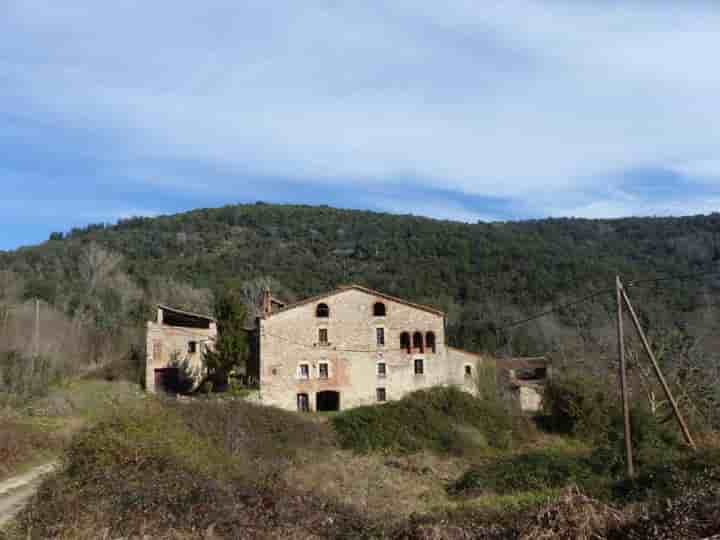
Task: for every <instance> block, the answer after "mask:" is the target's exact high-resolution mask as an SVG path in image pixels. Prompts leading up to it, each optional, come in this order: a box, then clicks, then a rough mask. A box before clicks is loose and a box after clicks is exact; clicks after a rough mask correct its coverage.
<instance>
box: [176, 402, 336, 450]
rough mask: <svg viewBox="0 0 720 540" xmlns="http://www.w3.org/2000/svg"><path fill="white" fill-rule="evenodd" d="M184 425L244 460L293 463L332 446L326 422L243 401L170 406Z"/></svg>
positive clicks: (332, 440) (330, 434)
mask: <svg viewBox="0 0 720 540" xmlns="http://www.w3.org/2000/svg"><path fill="white" fill-rule="evenodd" d="M167 407H168V408H169V409H172V410H174V411H175V412H176V413H177V414H178V416H179V417H180V418H181V419H182V420H183V422H184V423H185V425H186V426H187V427H188V428H189V429H190V430H191V431H193V432H194V433H196V434H198V435H200V436H201V437H203V438H204V439H207V440H210V441H213V442H214V443H215V444H217V445H218V446H220V447H222V448H224V449H225V451H227V452H228V453H230V454H232V455H234V456H239V457H242V458H243V459H244V460H247V461H253V462H258V461H259V460H266V461H269V462H272V463H274V464H277V462H278V460H281V461H282V460H285V461H289V460H292V458H294V457H295V456H296V454H297V453H298V451H300V450H303V449H305V450H312V451H314V452H318V451H321V450H322V449H329V448H332V447H334V442H335V441H334V437H333V433H332V430H331V429H330V426H328V424H327V423H320V422H317V421H313V420H312V419H311V417H308V416H303V415H298V414H297V413H294V412H288V411H284V410H282V409H278V408H275V407H267V406H262V405H256V404H254V403H248V402H245V401H224V400H223V401H193V402H192V403H190V404H185V403H169V404H168V405H167Z"/></svg>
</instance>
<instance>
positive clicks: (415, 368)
mask: <svg viewBox="0 0 720 540" xmlns="http://www.w3.org/2000/svg"><path fill="white" fill-rule="evenodd" d="M418 362H419V363H418ZM418 366H420V370H418ZM413 371H414V373H415V375H425V359H424V358H415V360H414V361H413Z"/></svg>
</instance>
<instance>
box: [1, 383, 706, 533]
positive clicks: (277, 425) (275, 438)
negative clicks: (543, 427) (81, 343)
mask: <svg viewBox="0 0 720 540" xmlns="http://www.w3.org/2000/svg"><path fill="white" fill-rule="evenodd" d="M98 388H99V387H98ZM88 399H89V398H88ZM91 401H92V400H89V402H91ZM111 403H112V406H106V407H105V412H104V414H103V415H102V416H101V417H100V418H97V419H96V420H94V421H93V422H88V423H87V424H86V427H85V428H83V429H82V430H81V431H80V432H79V433H78V434H77V435H76V436H75V437H74V439H73V441H72V443H71V444H70V445H69V447H68V449H67V451H66V452H65V454H64V456H65V457H64V462H63V463H64V467H63V468H62V470H61V471H60V472H59V473H58V474H56V475H55V476H54V477H52V478H50V479H48V480H47V481H46V482H45V484H44V485H43V486H42V489H41V490H40V492H39V494H38V497H37V499H36V501H35V503H34V504H33V505H32V507H31V508H29V509H28V510H27V511H26V512H25V513H24V514H23V515H22V516H21V518H20V521H19V525H18V529H17V531H16V532H15V533H13V534H16V535H17V538H26V537H27V535H28V532H29V533H30V535H31V537H38V538H44V537H53V538H60V539H69V538H80V539H83V538H96V537H102V536H103V535H105V536H108V537H111V538H114V537H121V536H122V537H133V536H135V537H143V535H146V536H150V537H153V538H177V539H182V538H197V537H204V538H258V539H260V538H263V539H264V538H351V539H352V538H367V539H370V538H389V539H398V540H400V539H404V540H408V539H410V540H412V539H418V540H419V539H426V538H498V539H506V538H507V539H510V538H513V539H515V538H518V539H529V538H582V537H587V538H590V537H604V538H617V539H624V538H643V537H647V535H646V536H637V534H639V533H638V531H641V532H642V531H644V532H647V531H646V530H645V529H644V528H643V527H646V526H647V523H648V520H652V522H654V523H659V524H660V525H659V527H660V529H658V530H659V531H661V530H667V531H671V532H672V531H673V530H674V529H677V528H678V527H679V526H678V525H677V523H676V522H675V521H676V520H681V519H685V518H683V516H688V519H689V521H688V520H686V521H685V522H683V523H684V524H683V525H682V526H683V527H685V529H683V530H687V531H691V532H688V535H686V536H681V537H686V538H695V537H697V538H702V536H692V534H696V533H697V534H700V533H703V534H705V533H706V532H707V531H709V530H710V529H709V527H711V526H712V525H713V523H720V519H719V520H716V521H715V522H713V521H712V519H714V518H713V517H712V516H715V515H716V514H717V515H718V516H720V503H719V502H718V501H720V497H718V495H720V490H719V489H718V486H720V452H718V451H717V450H714V449H712V448H707V449H703V450H702V451H701V452H698V453H689V452H685V451H682V450H678V451H675V452H672V453H670V454H667V459H664V460H663V459H660V457H659V455H661V454H659V453H658V452H655V451H654V450H653V449H655V450H657V449H658V448H661V447H659V446H656V445H655V443H652V444H650V443H649V442H648V444H647V445H646V446H645V447H643V448H644V449H645V450H644V454H643V456H645V457H644V458H643V459H644V460H645V461H643V463H642V468H641V474H640V476H639V477H638V478H637V480H636V481H634V482H632V483H626V482H623V481H622V480H621V478H620V477H619V476H618V475H616V474H615V473H614V472H612V471H613V469H612V467H613V460H609V459H607V456H608V452H611V451H612V448H613V446H612V444H610V442H609V443H608V444H609V446H607V445H606V446H603V445H595V446H591V445H589V444H588V443H587V441H585V440H583V439H582V438H579V437H577V436H571V435H558V434H551V433H544V432H542V431H539V430H535V431H532V432H531V433H530V432H529V430H528V427H527V426H526V425H525V424H522V423H518V422H516V421H515V420H514V419H513V418H512V417H508V418H505V419H500V424H498V423H497V422H496V421H492V422H491V421H490V420H488V419H487V418H482V414H481V411H482V410H484V409H483V408H485V407H487V403H483V402H477V400H475V399H474V398H472V397H471V396H468V395H466V394H462V393H455V392H453V391H448V390H447V389H433V390H430V391H423V392H418V393H416V394H413V395H411V396H408V397H407V398H406V399H404V400H401V401H399V402H397V404H388V405H383V406H377V407H368V408H360V409H355V410H351V411H346V412H343V413H340V414H338V415H335V416H333V417H332V418H326V417H321V416H315V415H300V414H296V413H288V412H286V411H281V410H278V409H274V408H269V407H261V406H258V405H253V404H251V403H245V402H241V401H212V400H195V401H190V402H177V401H174V400H168V401H164V400H158V399H155V398H147V399H135V400H125V401H113V400H111ZM391 405H394V408H393V407H391ZM403 423H404V424H405V427H404V431H405V436H404V437H405V438H403V439H401V443H402V444H400V445H397V444H395V443H393V442H392V437H391V436H390V435H389V434H391V433H397V430H398V429H399V428H398V426H400V425H402V424H403ZM497 425H502V426H504V427H503V429H504V430H506V433H507V437H506V438H505V439H504V440H505V441H506V443H503V444H502V446H501V445H499V444H497V443H491V442H490V441H491V440H493V439H492V434H494V433H497V431H496V429H497ZM428 426H430V427H428ZM469 428H472V429H473V430H474V436H473V437H472V438H470V439H463V437H465V436H466V435H464V430H467V429H469ZM653 429H654V428H653ZM354 430H360V431H361V433H355V432H354ZM648 433H649V432H648ZM529 434H530V435H532V436H529ZM455 437H457V438H455ZM646 439H647V441H652V440H656V441H657V440H662V438H660V439H657V438H655V439H654V438H653V437H647V438H646ZM358 441H359V442H358ZM368 441H371V444H368ZM448 441H452V444H448V443H447V442H448ZM460 441H465V442H464V443H462V444H464V445H465V446H464V447H463V446H462V445H461V443H460ZM467 441H469V442H467ZM611 442H612V441H611ZM658 444H660V443H658ZM458 448H460V449H461V450H462V451H458ZM652 456H655V457H652ZM603 462H605V463H604V465H602V466H600V464H602V463H603ZM578 486H579V487H578ZM693 497H695V499H693ZM87 501H93V504H92V505H88V504H87ZM668 501H670V502H668ZM693 501H695V503H693ZM698 501H701V502H698ZM628 503H630V504H628ZM639 503H642V504H640V505H639V506H638V504H639ZM668 505H670V506H668ZM668 508H671V509H670V510H668ZM679 509H682V514H681V513H680V510H679ZM703 516H711V518H710V521H708V520H707V519H706V518H705V517H703ZM663 527H664V529H663ZM691 529H692V530H691ZM583 535H584V536H583ZM593 535H595V536H593ZM598 535H600V536H598ZM669 537H673V538H676V536H669Z"/></svg>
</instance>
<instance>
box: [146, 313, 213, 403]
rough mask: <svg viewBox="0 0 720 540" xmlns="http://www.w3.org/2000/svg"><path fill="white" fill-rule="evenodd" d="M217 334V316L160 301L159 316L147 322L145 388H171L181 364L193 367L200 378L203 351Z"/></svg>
mask: <svg viewBox="0 0 720 540" xmlns="http://www.w3.org/2000/svg"><path fill="white" fill-rule="evenodd" d="M216 337H217V323H216V321H215V319H214V318H212V317H209V316H207V315H199V314H197V313H191V312H188V311H182V310H180V309H176V308H171V307H169V306H164V305H160V306H158V308H157V317H156V319H155V320H154V321H148V323H147V336H146V350H147V356H146V364H145V388H146V389H147V391H148V392H155V391H157V390H163V389H169V388H170V387H171V386H172V384H173V381H176V380H177V379H178V374H179V367H180V366H181V365H184V366H186V367H187V368H189V369H190V370H192V371H193V372H194V373H195V374H196V375H197V379H198V380H199V379H200V376H201V375H202V374H203V372H204V369H205V367H204V364H203V352H204V351H205V350H207V349H208V348H212V347H213V345H214V343H215V339H216Z"/></svg>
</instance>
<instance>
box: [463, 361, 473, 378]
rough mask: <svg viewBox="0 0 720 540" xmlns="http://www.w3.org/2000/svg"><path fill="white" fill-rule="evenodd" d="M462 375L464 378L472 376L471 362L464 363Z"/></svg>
mask: <svg viewBox="0 0 720 540" xmlns="http://www.w3.org/2000/svg"><path fill="white" fill-rule="evenodd" d="M463 376H464V377H465V378H466V379H469V378H471V377H472V376H473V367H472V364H465V366H463Z"/></svg>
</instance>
